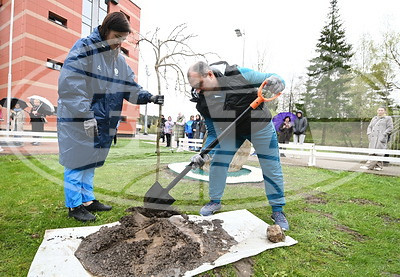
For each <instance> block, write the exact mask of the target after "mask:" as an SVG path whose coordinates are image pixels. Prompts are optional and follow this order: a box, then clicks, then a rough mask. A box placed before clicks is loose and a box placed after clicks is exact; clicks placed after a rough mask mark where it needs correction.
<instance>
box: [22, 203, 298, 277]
mask: <svg viewBox="0 0 400 277" xmlns="http://www.w3.org/2000/svg"><path fill="white" fill-rule="evenodd" d="M189 219H190V220H192V221H203V220H210V221H211V220H213V219H221V220H223V223H222V227H223V228H224V229H225V231H226V232H228V234H230V235H231V236H232V237H233V238H234V239H235V240H236V241H237V242H238V244H237V245H234V246H232V247H231V249H230V250H229V252H228V253H226V254H224V255H222V256H221V257H219V258H218V259H217V260H216V261H215V262H214V263H212V264H210V263H206V264H203V265H201V266H200V267H198V268H196V269H194V270H191V271H188V272H186V273H185V275H184V276H193V275H196V274H199V273H202V272H205V271H207V270H210V269H213V268H215V267H218V266H222V265H226V264H230V263H233V262H236V261H238V260H240V259H243V258H246V257H250V256H254V255H257V254H259V253H261V252H263V251H265V250H267V249H271V248H276V247H282V246H291V245H294V244H296V243H297V241H296V240H294V239H292V238H291V237H289V236H286V240H285V241H284V242H279V243H272V242H270V241H269V240H267V238H266V230H267V227H268V224H267V223H265V222H264V221H262V220H261V219H259V218H258V217H256V216H255V215H253V214H252V213H250V212H249V211H247V210H238V211H231V212H224V213H218V214H215V215H212V216H208V217H202V216H197V215H189ZM116 224H118V222H115V223H111V224H106V225H101V226H89V227H77V228H64V229H52V230H46V232H45V235H44V238H43V242H42V244H41V245H40V246H39V249H38V251H37V253H36V255H35V258H34V259H33V262H32V264H31V268H30V270H29V272H28V277H37V276H57V277H69V276H70V277H76V276H82V277H83V276H92V275H91V274H90V273H88V272H87V271H86V270H85V269H84V268H83V266H82V265H81V263H80V262H79V261H78V259H77V258H76V257H75V256H74V252H75V251H76V249H77V248H78V246H79V244H80V242H81V239H82V237H86V236H88V235H89V234H91V233H94V232H96V231H98V230H99V229H100V227H102V226H113V225H116Z"/></svg>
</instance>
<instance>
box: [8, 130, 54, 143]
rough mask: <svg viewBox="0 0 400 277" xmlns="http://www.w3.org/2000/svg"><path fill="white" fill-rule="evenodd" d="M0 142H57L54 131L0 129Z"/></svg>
mask: <svg viewBox="0 0 400 277" xmlns="http://www.w3.org/2000/svg"><path fill="white" fill-rule="evenodd" d="M0 142H7V143H8V142H58V140H57V133H56V132H29V131H26V132H16V131H0Z"/></svg>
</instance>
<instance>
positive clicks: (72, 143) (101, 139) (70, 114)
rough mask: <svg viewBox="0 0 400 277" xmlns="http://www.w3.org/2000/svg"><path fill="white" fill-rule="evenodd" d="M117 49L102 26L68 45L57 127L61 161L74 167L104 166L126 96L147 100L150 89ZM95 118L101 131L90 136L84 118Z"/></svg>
mask: <svg viewBox="0 0 400 277" xmlns="http://www.w3.org/2000/svg"><path fill="white" fill-rule="evenodd" d="M134 79H135V75H134V73H133V71H132V69H131V68H130V67H129V66H128V64H127V63H126V61H125V59H124V58H123V57H122V56H121V54H120V53H119V50H112V49H111V48H110V46H109V45H108V44H107V42H106V41H103V40H102V39H101V37H100V33H99V30H98V28H96V29H95V30H94V31H93V33H92V34H91V35H90V36H88V37H86V38H82V39H80V40H78V41H77V42H76V43H75V45H74V46H73V47H72V49H71V50H70V52H69V54H68V56H67V58H66V60H65V62H64V65H63V67H62V69H61V73H60V77H59V80H58V95H59V98H58V108H57V128H58V145H59V155H60V163H61V164H62V165H63V166H65V167H67V168H70V169H85V168H92V167H98V166H102V165H103V164H104V161H105V159H106V157H107V155H108V152H109V149H110V146H111V141H112V139H113V137H114V135H115V129H116V126H117V123H118V120H119V119H120V115H121V110H122V104H123V101H124V99H125V100H128V101H129V102H131V103H134V104H146V103H148V102H149V101H150V97H151V94H150V93H149V92H148V91H146V90H143V88H142V87H141V86H140V85H138V84H137V83H136V82H135V81H134ZM91 118H95V119H96V120H97V125H98V131H99V135H98V136H97V137H94V138H91V137H89V136H87V135H86V133H85V130H84V126H83V122H84V121H85V120H87V119H91Z"/></svg>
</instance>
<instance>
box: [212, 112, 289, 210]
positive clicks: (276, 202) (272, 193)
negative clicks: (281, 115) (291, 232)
mask: <svg viewBox="0 0 400 277" xmlns="http://www.w3.org/2000/svg"><path fill="white" fill-rule="evenodd" d="M206 124H207V128H208V131H209V135H208V137H207V140H206V143H205V145H209V144H210V143H211V142H212V141H213V140H214V139H215V138H216V135H217V134H219V133H220V131H219V130H217V129H214V126H213V122H212V120H211V119H206ZM246 139H248V140H249V141H251V142H252V143H253V146H254V149H255V150H256V153H257V157H258V160H259V163H260V166H261V169H262V172H263V178H264V186H265V194H266V196H267V198H268V201H269V204H270V205H271V207H272V210H273V211H274V212H277V211H282V207H283V206H284V205H285V196H284V185H283V174H282V167H281V163H280V157H279V146H278V138H277V135H276V131H275V128H274V125H273V124H272V123H271V122H270V123H269V124H267V125H266V126H265V127H264V128H263V129H261V130H259V131H257V132H253V133H252V134H251V135H235V134H234V133H231V134H230V135H228V136H227V137H225V138H224V139H223V140H222V141H220V142H219V144H218V145H217V147H216V148H215V150H214V151H211V152H210V153H212V155H213V158H212V160H211V164H210V176H209V180H210V181H209V185H210V187H209V196H210V199H211V200H221V198H222V195H223V193H224V189H225V185H226V178H227V174H228V169H229V164H230V162H231V161H232V158H233V156H234V155H235V153H236V151H237V150H238V149H239V148H240V146H241V145H242V144H243V142H244V141H245V140H246Z"/></svg>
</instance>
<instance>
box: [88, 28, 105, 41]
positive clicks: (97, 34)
mask: <svg viewBox="0 0 400 277" xmlns="http://www.w3.org/2000/svg"><path fill="white" fill-rule="evenodd" d="M99 28H100V26H97V27H96V28H94V30H93V32H92V33H91V34H90V35H89V36H88V38H90V39H91V40H92V41H93V42H100V41H102V39H101V36H100V31H99Z"/></svg>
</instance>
